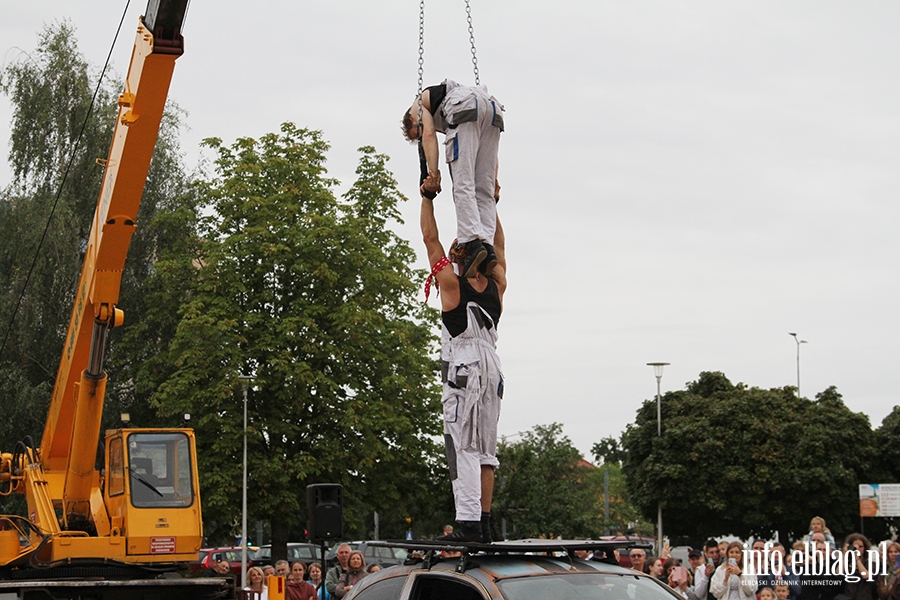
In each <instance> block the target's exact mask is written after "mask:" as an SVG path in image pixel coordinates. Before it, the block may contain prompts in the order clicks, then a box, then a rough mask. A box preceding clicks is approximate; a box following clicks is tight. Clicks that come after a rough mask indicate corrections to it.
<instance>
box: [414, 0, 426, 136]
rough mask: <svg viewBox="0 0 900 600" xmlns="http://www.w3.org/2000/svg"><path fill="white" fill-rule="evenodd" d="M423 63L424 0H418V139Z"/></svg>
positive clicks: (420, 132)
mask: <svg viewBox="0 0 900 600" xmlns="http://www.w3.org/2000/svg"><path fill="white" fill-rule="evenodd" d="M424 65H425V0H419V92H418V93H419V95H418V99H419V120H418V122H417V125H416V128H417V129H418V133H419V139H421V138H422V74H423V73H424Z"/></svg>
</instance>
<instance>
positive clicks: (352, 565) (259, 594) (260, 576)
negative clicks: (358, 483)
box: [210, 544, 381, 600]
mask: <svg viewBox="0 0 900 600" xmlns="http://www.w3.org/2000/svg"><path fill="white" fill-rule="evenodd" d="M336 557H337V563H336V564H335V565H334V566H333V567H331V568H330V569H328V572H327V573H326V574H325V577H324V578H323V577H322V565H321V564H320V563H317V562H312V563H309V564H308V565H307V564H306V563H305V562H303V561H302V560H298V561H294V562H290V563H289V562H288V561H286V560H279V561H278V562H276V563H275V564H274V565H266V566H261V567H260V566H254V567H250V568H249V569H248V570H247V584H248V585H247V588H245V591H247V592H252V594H250V597H252V598H253V600H268V597H269V594H268V589H267V587H266V581H267V580H268V578H269V576H271V575H277V576H279V577H284V578H285V597H286V599H287V600H315V599H318V600H332V599H335V600H338V599H340V598H343V597H344V596H345V595H346V594H347V593H348V592H349V591H350V589H351V588H352V587H353V586H354V585H356V584H357V583H358V582H359V580H360V579H362V578H363V577H365V576H366V575H368V574H369V573H374V572H375V571H378V570H379V569H380V568H381V567H380V566H378V565H375V564H373V565H369V566H368V567H367V566H366V560H365V558H364V557H363V555H362V553H361V552H356V551H351V549H350V546H348V545H347V544H341V545H340V546H338V548H337V554H336ZM219 563H221V564H219ZM219 563H216V564H215V565H214V566H213V572H212V573H210V575H223V574H230V573H231V567H230V566H229V563H228V561H227V560H223V561H219Z"/></svg>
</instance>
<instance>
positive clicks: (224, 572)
mask: <svg viewBox="0 0 900 600" xmlns="http://www.w3.org/2000/svg"><path fill="white" fill-rule="evenodd" d="M233 576H234V573H232V571H231V563H230V562H228V561H227V560H225V559H222V560H217V561H216V562H214V563H213V564H212V566H211V567H209V568H207V569H203V570H202V571H200V572H199V573H197V577H233Z"/></svg>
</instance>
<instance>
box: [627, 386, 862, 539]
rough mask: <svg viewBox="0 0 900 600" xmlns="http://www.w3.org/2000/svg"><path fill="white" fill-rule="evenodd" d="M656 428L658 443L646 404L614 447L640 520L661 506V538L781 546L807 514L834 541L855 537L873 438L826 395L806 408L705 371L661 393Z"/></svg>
mask: <svg viewBox="0 0 900 600" xmlns="http://www.w3.org/2000/svg"><path fill="white" fill-rule="evenodd" d="M662 425H663V431H662V436H661V437H659V436H657V430H656V427H657V423H656V402H655V400H647V401H645V402H644V404H643V405H642V406H641V408H640V409H639V410H638V414H637V419H636V420H635V422H634V423H632V424H630V425H629V426H628V428H627V429H626V431H625V433H624V434H623V436H622V448H623V449H624V451H625V452H626V454H627V458H626V460H625V463H624V472H625V476H626V478H627V481H628V487H629V490H630V491H631V494H632V498H633V499H634V502H635V503H636V504H637V505H638V506H639V507H640V509H641V511H642V513H643V514H644V516H645V517H647V518H652V516H653V515H654V514H655V513H656V509H657V503H658V502H661V503H662V506H663V518H664V522H665V525H666V532H667V533H668V534H670V535H675V536H678V535H684V536H690V537H692V538H695V539H700V538H706V537H709V536H714V535H723V534H728V533H730V534H734V535H738V536H741V537H747V536H750V535H761V536H764V537H768V536H770V535H771V534H772V533H773V532H775V531H779V532H780V534H781V535H782V536H783V539H788V538H789V537H792V536H796V535H802V534H804V533H806V531H807V529H808V525H809V519H810V518H811V517H812V516H813V515H821V516H823V517H825V519H826V520H827V522H828V524H829V527H830V528H831V529H832V531H833V532H835V533H836V534H841V533H849V532H850V531H851V530H853V529H855V526H856V523H857V522H858V519H857V517H856V515H858V506H859V505H858V500H857V493H858V492H857V489H858V488H857V486H858V484H859V483H860V482H862V481H865V480H866V479H867V473H868V470H869V469H870V468H871V463H872V460H873V458H874V433H873V432H872V429H871V427H870V425H869V421H868V417H866V416H865V415H863V414H860V413H854V412H852V411H850V410H849V409H848V408H847V407H846V406H845V405H844V403H843V401H842V400H841V396H840V394H838V392H837V390H836V389H835V388H833V387H831V388H828V389H827V390H825V391H824V392H822V393H820V394H818V395H817V396H816V400H815V401H812V400H807V399H802V398H797V397H796V395H795V394H794V388H791V387H785V388H780V389H771V390H763V389H760V388H747V387H746V386H744V385H743V384H738V385H732V384H731V382H730V381H728V379H727V378H726V377H725V375H723V374H722V373H709V372H704V373H701V374H700V378H699V379H698V380H697V381H694V382H692V383H689V384H688V385H687V389H686V390H684V391H675V392H669V393H667V394H665V396H664V397H663V399H662Z"/></svg>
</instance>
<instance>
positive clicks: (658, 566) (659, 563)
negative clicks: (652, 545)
mask: <svg viewBox="0 0 900 600" xmlns="http://www.w3.org/2000/svg"><path fill="white" fill-rule="evenodd" d="M647 574H648V575H650V577H656V578H657V579H659V578H660V576H661V575H662V574H663V559H661V558H656V559H654V560H653V562H651V563H650V566H649V567H648V569H647Z"/></svg>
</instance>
